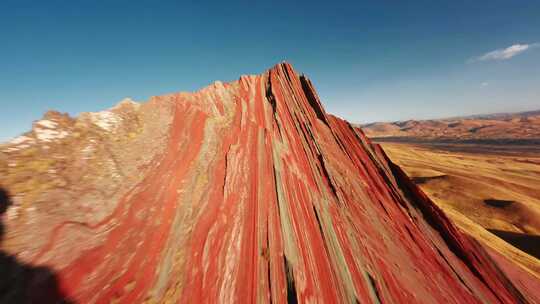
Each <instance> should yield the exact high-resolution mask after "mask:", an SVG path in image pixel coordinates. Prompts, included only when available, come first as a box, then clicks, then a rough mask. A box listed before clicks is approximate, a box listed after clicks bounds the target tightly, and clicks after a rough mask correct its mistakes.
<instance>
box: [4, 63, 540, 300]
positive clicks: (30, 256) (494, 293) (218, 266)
mask: <svg viewBox="0 0 540 304" xmlns="http://www.w3.org/2000/svg"><path fill="white" fill-rule="evenodd" d="M126 107H127V108H128V110H126V111H125V112H122V113H123V114H114V113H115V111H118V108H116V110H114V111H113V110H111V111H110V113H113V114H114V115H112V114H104V115H103V114H88V115H83V116H81V117H80V118H78V119H76V120H73V121H71V122H70V126H72V129H70V131H65V132H66V133H65V136H63V137H62V138H58V136H56V138H54V139H52V140H51V142H48V143H47V145H50V146H51V148H50V149H52V150H50V151H55V153H58V155H59V156H61V155H62V153H68V152H69V153H68V154H69V155H71V156H69V157H68V158H67V160H66V159H64V160H63V161H64V163H63V164H64V165H63V167H54V168H55V169H54V170H56V171H55V173H54V174H58V175H62V174H65V175H66V176H65V177H66V179H67V180H68V181H66V183H65V184H63V185H61V186H60V185H56V184H53V185H50V186H47V188H43V189H41V188H40V189H41V190H40V191H39V192H38V193H34V192H35V191H34V192H32V191H33V190H32V189H30V190H29V189H28V188H24V187H22V188H21V189H22V190H20V189H19V188H17V185H18V184H20V182H21V180H22V179H21V178H19V179H16V178H14V176H19V177H20V176H23V175H24V172H25V171H27V170H30V168H26V167H24V168H19V166H20V160H21V157H23V155H22V154H23V153H24V150H25V149H28V148H31V147H33V146H31V145H33V144H35V143H32V144H31V145H30V146H29V147H26V148H20V149H17V148H16V146H17V145H19V144H17V145H15V144H10V145H7V146H5V147H4V148H3V149H4V151H5V152H4V156H3V157H2V158H0V159H1V160H2V162H3V167H2V170H5V171H2V172H6V173H5V174H3V175H2V179H1V180H0V182H1V183H2V184H3V185H4V187H6V188H7V189H8V190H10V191H11V192H12V195H13V196H14V197H16V198H17V200H19V201H23V202H24V204H22V205H21V206H20V209H21V211H20V214H19V215H16V216H12V217H10V218H9V219H8V221H7V223H6V226H7V228H6V230H7V231H8V234H7V236H9V238H8V239H6V242H7V243H8V245H7V246H6V249H5V250H8V251H9V252H12V253H14V252H17V253H20V255H19V256H20V258H21V259H24V260H25V261H26V262H28V263H33V264H40V265H48V266H50V267H51V268H53V269H54V270H55V271H56V272H57V275H58V281H59V285H60V289H61V290H62V291H63V292H64V293H65V294H66V295H67V296H69V297H70V298H72V299H74V300H75V301H78V302H81V303H108V302H114V303H141V302H147V303H160V302H165V303H169V302H189V303H200V302H221V303H238V302H247V303H253V302H260V303H284V302H296V301H298V302H302V303H305V302H317V303H334V302H340V303H341V302H343V303H389V302H390V303H391V302H394V303H520V302H534V301H535V300H538V299H537V298H535V296H537V295H535V294H534V292H535V291H534V290H533V289H534V288H532V287H534V286H536V285H538V284H537V283H538V282H536V281H535V279H534V278H532V277H531V278H528V277H527V276H524V277H521V280H524V281H527V283H528V284H520V285H517V284H514V283H513V282H512V281H511V280H510V279H509V277H508V276H507V275H506V274H505V272H502V271H501V270H500V269H499V267H498V266H497V264H495V262H494V261H493V260H492V259H491V258H490V257H489V256H488V255H487V254H486V253H485V252H484V251H483V249H482V248H481V247H480V246H478V245H477V244H476V243H475V242H474V241H472V240H471V239H469V238H468V237H465V236H464V235H463V234H461V233H460V232H459V231H458V230H456V228H455V227H454V225H453V224H452V223H451V222H450V221H449V220H448V219H447V217H446V216H445V215H444V214H443V213H442V212H441V211H440V210H439V209H438V208H437V207H436V206H435V205H434V204H433V203H432V202H431V201H430V200H429V198H428V197H426V196H425V195H424V194H423V192H421V191H420V190H419V189H418V188H417V187H416V186H415V185H414V184H413V183H412V182H411V181H410V180H409V178H408V177H407V176H406V175H405V174H404V173H403V172H402V171H401V169H400V168H399V167H397V166H396V165H394V164H392V163H391V162H390V161H389V160H388V158H387V157H386V156H385V154H384V152H383V151H382V149H381V148H380V147H379V146H377V145H373V144H371V142H370V141H369V139H367V138H366V137H365V136H364V134H363V133H362V131H361V130H359V129H356V128H353V127H352V126H351V125H350V124H349V123H348V122H346V121H344V120H342V119H340V118H337V117H335V116H332V115H329V114H327V113H326V112H325V110H324V108H323V106H322V104H321V101H320V100H319V97H318V96H317V93H316V92H315V90H314V89H313V86H312V84H311V82H310V81H309V80H308V79H307V78H306V77H305V76H302V75H301V76H299V75H298V74H297V73H296V72H295V71H294V70H293V68H292V67H291V66H290V65H289V64H286V63H282V64H279V65H277V66H275V67H274V68H272V69H270V70H269V71H267V72H266V73H264V74H262V75H258V76H242V77H241V78H240V80H238V81H236V82H232V83H221V82H216V83H214V84H213V85H211V86H209V87H207V88H204V89H202V90H201V91H199V92H195V93H179V94H171V95H167V96H160V97H154V98H152V99H151V101H150V102H148V103H144V104H142V105H140V106H137V107H135V106H132V105H131V103H126V102H124V103H123V105H122V106H121V107H119V108H126ZM126 113H127V114H126ZM128 114H129V115H128ZM115 115H117V116H118V117H117V116H115ZM122 115H124V116H122ZM126 115H128V116H129V118H128V116H126ZM111 117H116V118H115V119H113V118H111ZM96 119H97V120H96ZM103 120H106V121H107V123H104V122H103ZM96 121H97V122H96ZM100 121H101V122H103V123H102V124H101V125H100V124H99V123H98V122H100ZM134 121H136V123H134ZM77 126H79V127H80V128H81V129H80V130H91V132H90V131H89V133H85V132H80V131H77V132H79V133H80V135H79V136H78V137H77V138H76V139H73V138H72V137H73V136H72V135H73V134H74V132H76V129H77V128H79V127H77ZM54 127H58V126H57V125H55V126H54ZM77 130H78V129H77ZM55 131H56V132H60V133H59V134H64V133H61V131H60V130H58V129H56V130H55ZM129 134H132V135H129ZM25 136H28V138H30V139H32V140H33V141H34V142H35V141H39V140H38V139H36V137H35V136H34V135H25ZM92 140H94V143H95V145H94V147H95V148H94V149H97V150H92V151H102V150H103V151H102V152H93V153H98V154H92V155H90V156H88V159H87V160H86V161H84V162H83V161H82V160H81V159H82V154H81V153H86V152H82V151H83V150H84V151H85V149H86V148H85V147H87V145H89V143H91V142H92ZM68 141H69V142H68ZM67 143H70V144H67ZM54 145H60V146H59V147H57V146H54ZM14 148H16V150H13V149H14ZM10 149H11V150H10ZM36 153H42V152H39V151H37V152H36ZM55 153H52V154H51V153H48V154H45V153H43V154H38V155H35V154H34V155H25V156H24V157H27V158H26V160H28V161H31V160H32V159H40V158H41V157H43V159H46V157H48V155H57V154H55ZM85 155H86V154H85ZM43 159H41V160H43ZM109 159H110V160H111V162H108V161H105V160H109ZM14 162H15V166H13V165H12V164H13V163H14ZM111 163H112V164H111ZM47 166H56V162H55V161H54V160H53V161H51V162H50V164H49V163H48V164H47ZM15 168H18V169H15ZM73 168H77V169H76V170H75V171H77V172H72V171H73V170H74V169H73ZM111 168H115V169H114V170H113V169H111ZM32 170H33V169H32ZM69 170H72V171H69ZM111 170H112V171H111ZM38 171H39V170H38ZM32 172H33V171H32ZM47 172H48V171H47V170H45V171H44V170H41V171H39V174H38V173H36V174H35V175H34V177H36V178H37V177H39V176H41V174H53V173H47ZM84 172H86V173H84ZM104 172H105V173H104ZM120 172H122V173H120ZM114 173H117V174H118V177H115V176H116V175H114ZM21 174H22V175H21ZM71 174H79V175H77V176H78V177H77V178H76V179H74V178H70V175H71ZM79 176H81V177H79ZM82 176H87V179H86V180H85V179H83V178H82ZM44 180H45V179H41V180H39V181H40V182H41V181H44ZM37 184H38V185H39V184H40V183H37ZM12 189H16V190H12ZM82 189H86V190H84V191H83V192H82V193H90V192H91V193H94V194H92V195H87V196H83V198H81V197H77V195H76V194H77V193H79V192H80V191H82ZM89 189H93V190H95V191H94V192H92V191H90V190H89ZM25 191H26V192H28V191H29V192H31V193H33V194H32V196H31V197H30V198H28V196H26V194H25ZM85 191H87V192H85ZM88 191H89V192H88ZM94 202H97V203H96V204H97V205H98V206H100V210H106V212H105V211H99V212H98V211H96V210H95V208H92V206H93V204H94ZM55 204H56V205H55ZM25 208H26V209H27V208H35V209H34V211H33V213H32V214H29V213H28V212H27V211H26V212H25V211H23V210H25ZM101 208H103V209H101ZM43 219H46V220H47V224H45V222H44V220H43ZM74 219H75V220H74ZM18 223H19V224H20V225H19V224H18ZM40 228H42V229H40ZM505 267H508V265H506V266H505ZM510 267H511V266H510ZM531 286H532V287H531Z"/></svg>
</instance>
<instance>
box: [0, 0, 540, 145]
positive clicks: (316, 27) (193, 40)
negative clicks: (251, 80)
mask: <svg viewBox="0 0 540 304" xmlns="http://www.w3.org/2000/svg"><path fill="white" fill-rule="evenodd" d="M158 2H159V3H158ZM175 2H176V3H175ZM539 16H540V1H532V0H531V1H527V0H520V1H510V0H508V1H497V0H491V1H481V0H477V1H465V0H454V1H435V0H430V1H385V0H379V1H321V2H318V1H297V2H295V3H289V1H282V2H281V1H260V2H256V1H242V2H234V1H220V2H215V3H207V2H205V1H196V2H195V1H194V2H187V1H174V2H167V1H98V0H95V1H54V0H49V1H24V0H17V1H11V0H3V1H1V2H0V41H1V44H0V104H1V106H2V110H1V111H0V121H1V124H0V141H3V140H6V139H8V138H10V137H12V136H15V135H17V134H19V133H22V132H24V131H26V130H29V129H30V127H31V122H32V121H33V120H36V119H39V118H40V117H41V115H42V114H43V112H44V111H46V110H48V109H56V110H59V111H61V112H68V113H70V114H72V115H77V114H78V113H80V112H83V111H98V110H102V109H105V108H108V107H110V106H112V105H114V104H115V103H116V102H118V101H120V100H121V99H122V98H124V97H132V98H133V99H135V100H138V101H144V100H146V99H148V97H150V96H152V95H160V94H164V93H170V92H177V91H193V90H197V89H199V88H201V87H203V86H205V85H207V84H209V83H211V82H213V81H214V80H223V81H229V80H235V79H237V78H238V77H239V75H241V74H255V73H261V72H262V71H264V70H265V69H267V68H269V67H270V66H272V65H274V64H275V63H277V62H280V61H282V60H287V61H289V62H291V63H292V64H293V65H294V66H295V68H296V69H297V70H298V71H301V72H304V73H306V74H307V75H308V76H309V77H310V78H311V79H312V80H313V82H314V83H315V85H316V88H317V89H318V92H319V94H320V96H321V97H322V99H323V102H324V104H325V106H326V108H327V110H328V111H329V112H331V113H335V114H337V115H340V116H342V117H344V118H346V119H348V120H350V121H353V122H370V121H381V120H382V121H391V120H403V119H410V118H417V119H423V118H438V117H446V116H455V115H463V114H478V113H491V112H501V111H522V110H529V109H539V108H540V45H539V44H538V43H540V17H539Z"/></svg>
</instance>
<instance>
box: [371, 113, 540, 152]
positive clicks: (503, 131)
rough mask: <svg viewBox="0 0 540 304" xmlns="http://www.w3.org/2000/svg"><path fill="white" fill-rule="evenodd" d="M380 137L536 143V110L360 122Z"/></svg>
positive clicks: (539, 136)
mask: <svg viewBox="0 0 540 304" xmlns="http://www.w3.org/2000/svg"><path fill="white" fill-rule="evenodd" d="M361 127H362V129H363V130H364V132H365V133H366V135H367V136H369V137H370V138H373V139H376V140H380V141H392V142H397V141H405V142H412V141H416V142H429V143H434V142H442V143H445V142H450V143H474V144H520V145H522V144H529V145H539V144H540V111H529V112H521V113H500V114H490V115H476V116H467V117H456V118H447V119H432V120H407V121H397V122H376V123H370V124H364V125H361Z"/></svg>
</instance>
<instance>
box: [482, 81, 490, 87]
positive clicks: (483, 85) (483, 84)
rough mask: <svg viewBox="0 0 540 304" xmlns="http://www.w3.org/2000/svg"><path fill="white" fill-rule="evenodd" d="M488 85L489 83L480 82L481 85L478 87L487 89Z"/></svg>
mask: <svg viewBox="0 0 540 304" xmlns="http://www.w3.org/2000/svg"><path fill="white" fill-rule="evenodd" d="M488 85H489V82H482V83H481V84H480V86H482V87H487V86H488Z"/></svg>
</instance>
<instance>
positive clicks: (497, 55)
mask: <svg viewBox="0 0 540 304" xmlns="http://www.w3.org/2000/svg"><path fill="white" fill-rule="evenodd" d="M539 46H540V43H532V44H514V45H511V46H509V47H507V48H504V49H498V50H494V51H491V52H488V53H485V54H484V55H482V56H479V57H475V58H472V59H471V60H469V62H477V61H491V60H507V59H510V58H512V57H514V56H516V55H519V54H521V53H523V52H525V51H527V50H530V49H532V48H535V47H539Z"/></svg>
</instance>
